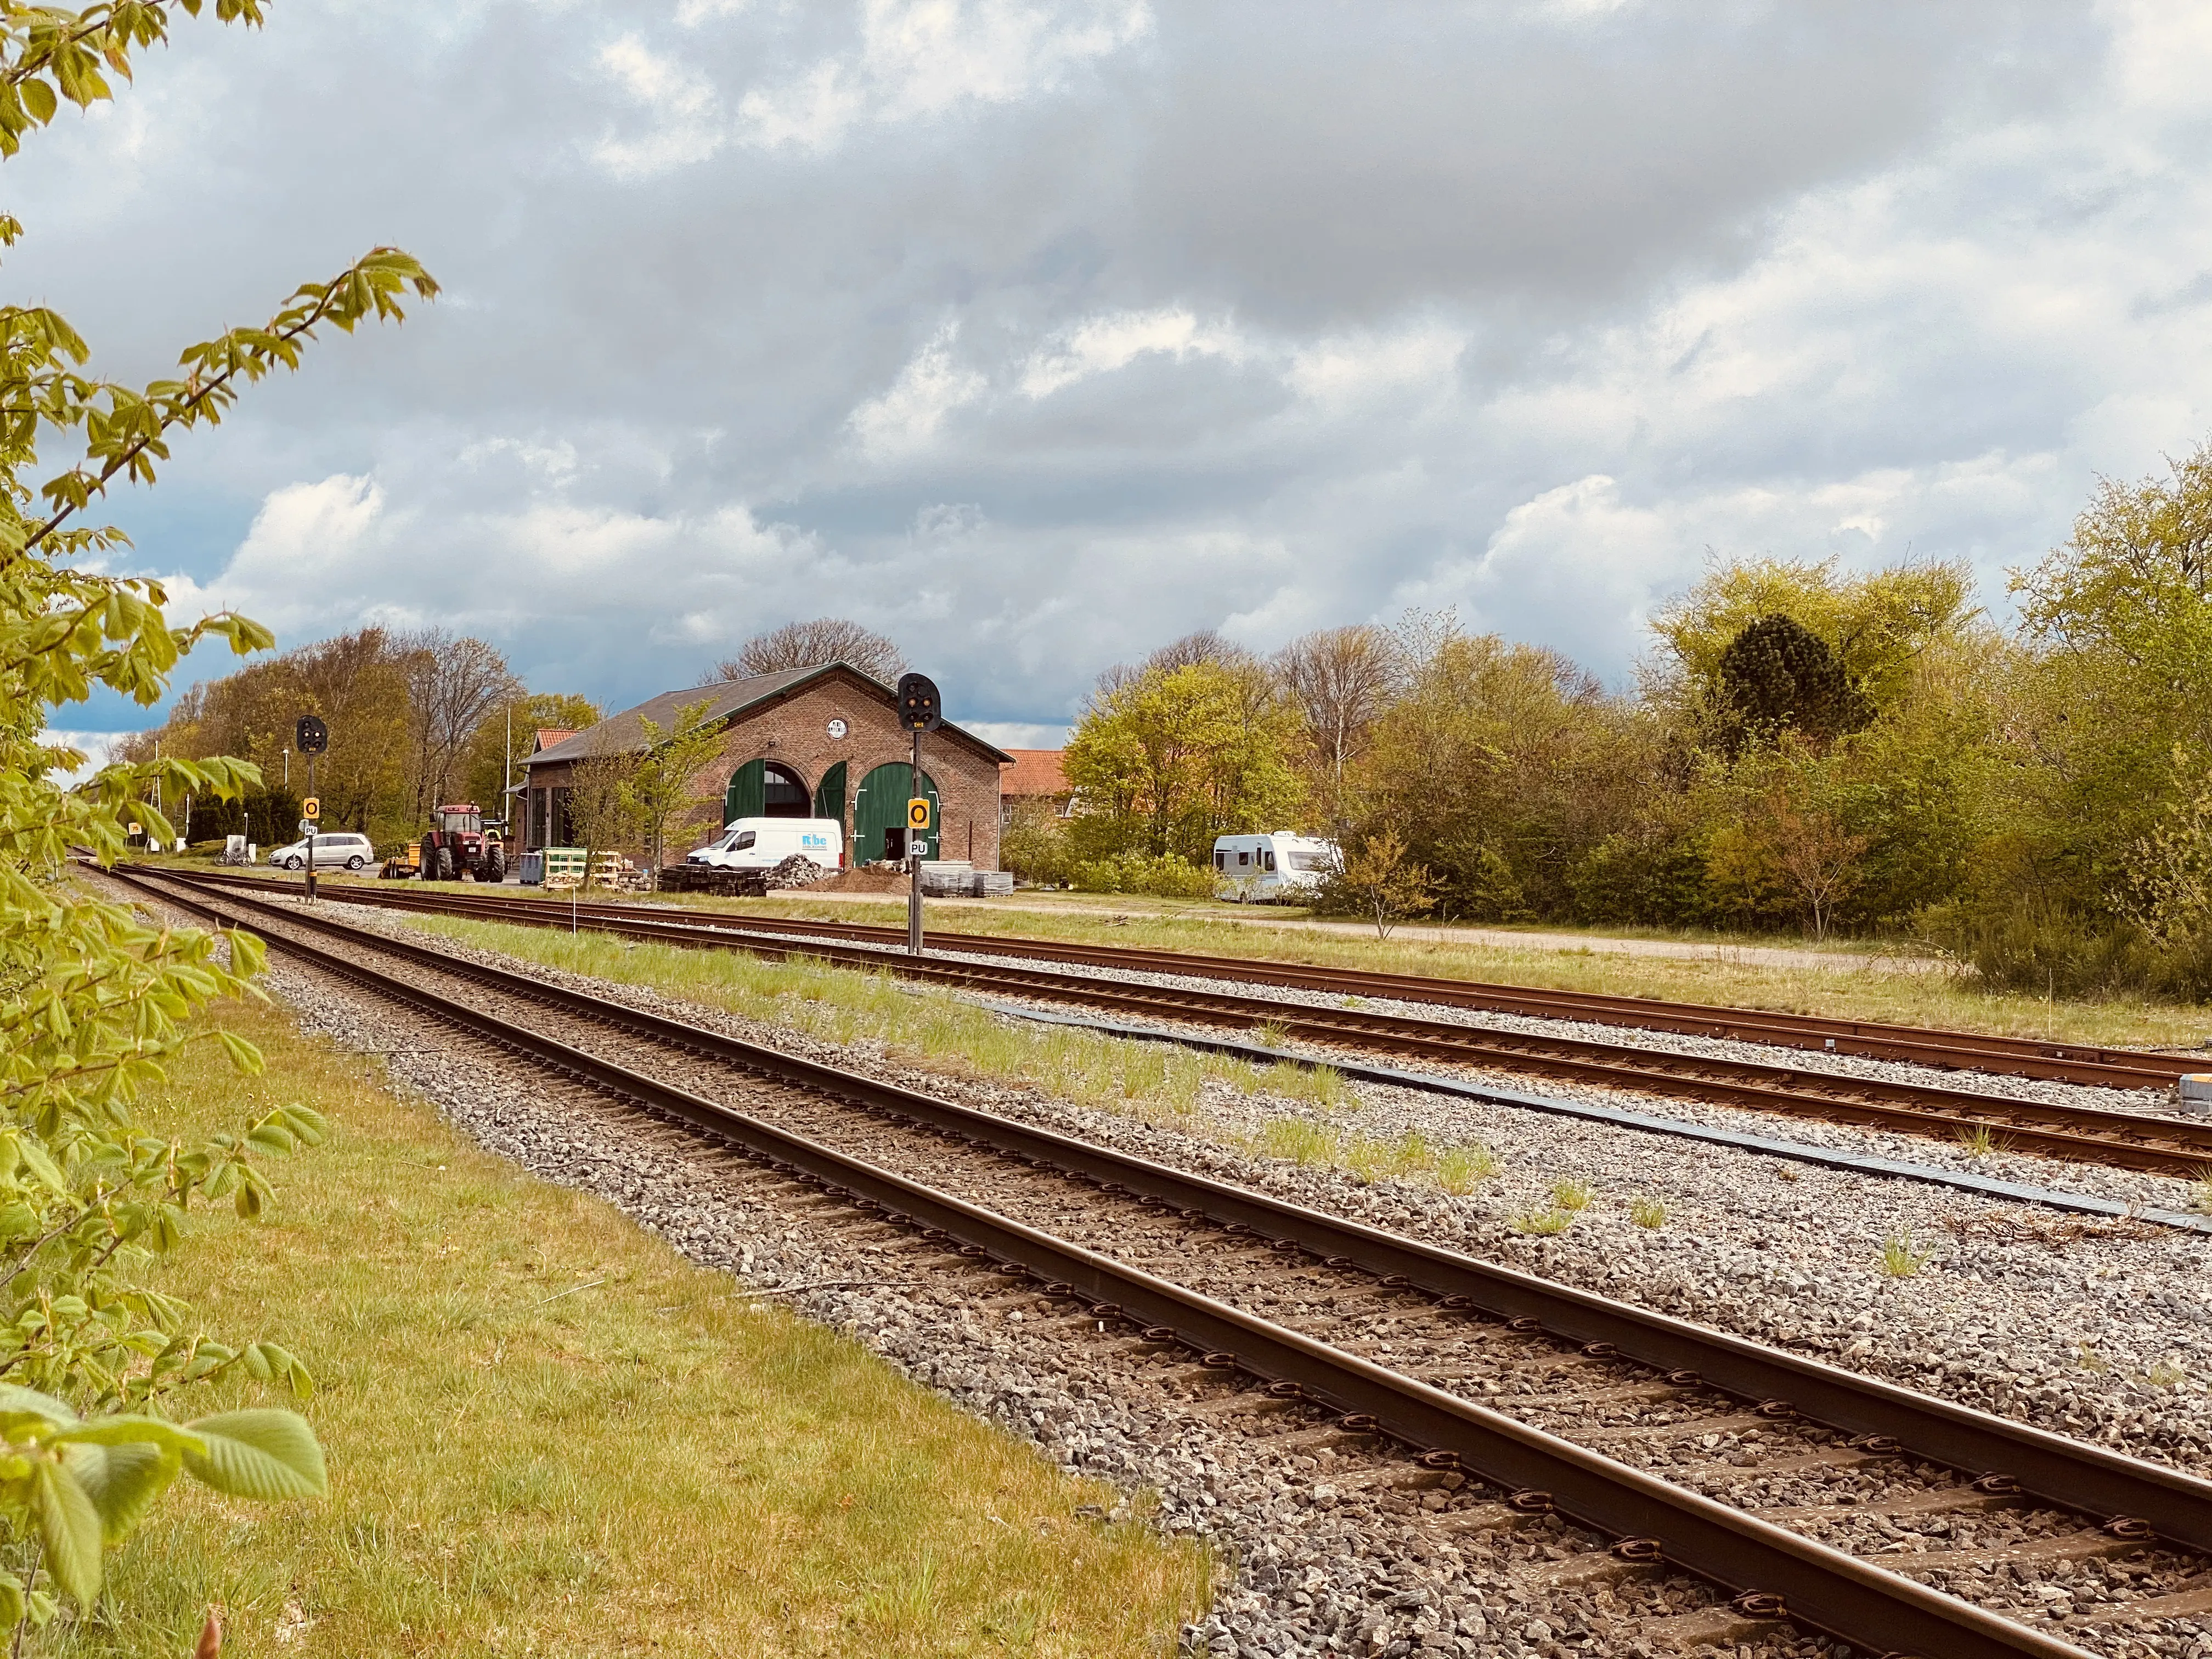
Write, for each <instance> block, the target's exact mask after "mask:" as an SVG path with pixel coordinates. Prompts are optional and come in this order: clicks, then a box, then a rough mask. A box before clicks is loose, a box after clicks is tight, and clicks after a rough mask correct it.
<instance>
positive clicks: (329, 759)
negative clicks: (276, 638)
mask: <svg viewBox="0 0 2212 1659" xmlns="http://www.w3.org/2000/svg"><path fill="white" fill-rule="evenodd" d="M302 714H316V715H319V716H320V717H321V718H322V720H323V722H324V724H325V726H328V727H329V729H330V750H329V752H328V753H326V754H325V755H322V756H319V757H317V759H316V763H315V767H314V787H315V791H316V793H318V794H319V796H320V798H321V799H322V820H321V821H322V823H323V824H324V825H325V827H326V828H329V829H358V830H360V831H361V832H362V833H363V834H365V835H367V836H368V837H369V838H370V839H371V840H372V841H374V842H377V843H378V844H379V845H383V844H384V843H386V842H400V841H405V840H408V839H410V838H411V837H412V836H416V835H418V834H420V833H421V832H422V829H425V828H427V827H428V822H429V815H430V811H431V809H432V808H433V807H435V806H439V805H445V804H446V803H447V802H451V801H459V800H467V801H474V802H476V803H477V805H480V806H482V807H483V809H484V811H485V812H486V814H487V815H488V816H490V817H503V816H505V805H504V797H503V791H504V790H505V788H506V787H507V779H508V775H509V770H510V768H509V758H510V748H509V744H510V742H511V743H512V745H513V747H512V750H511V755H512V759H513V763H514V764H513V769H512V772H513V779H514V781H517V782H519V781H520V779H521V770H520V762H521V761H522V760H523V759H524V758H525V757H527V756H528V754H529V752H530V745H531V740H532V736H533V734H534V733H535V732H537V730H538V728H539V727H542V726H550V727H554V728H556V729H562V730H574V729H577V728H580V727H582V726H588V725H590V724H591V723H592V722H593V721H594V720H598V719H599V707H598V705H597V704H595V703H593V702H591V701H590V700H589V699H587V698H584V697H580V696H572V695H569V694H567V693H561V692H532V691H531V690H528V689H527V688H526V687H525V686H524V685H523V684H522V683H521V681H520V679H518V678H516V677H515V676H514V675H513V673H512V672H511V671H509V670H508V667H507V659H505V658H504V657H503V656H501V654H500V653H499V651H498V650H497V649H495V647H492V646H491V645H489V644H488V643H487V642H486V641H483V640H480V639H474V638H471V637H468V636H465V635H464V636H459V637H456V636H455V635H452V634H449V633H447V632H445V631H443V630H441V629H428V630H424V631H422V632H415V633H400V632H395V631H392V630H390V629H381V628H364V629H360V630H358V631H357V632H355V633H351V634H345V635H339V636H338V637H337V638H334V639H328V640H319V641H316V642H315V643H313V644H312V645H303V646H300V647H297V648H295V649H294V650H291V651H287V652H284V653H282V654H281V655H278V656H275V657H270V658H269V659H265V660H264V661H260V662H256V663H253V664H251V665H247V666H246V667H244V668H240V669H239V670H238V671H235V672H234V673H232V674H229V675H227V676H225V677H224V678H221V679H216V680H207V681H202V682H200V683H199V684H195V685H194V686H192V687H191V690H188V691H185V693H184V694H183V695H182V696H179V697H178V699H177V700H176V702H175V703H174V704H173V706H172V707H171V709H170V713H169V718H168V720H167V722H166V723H165V724H163V725H162V726H161V727H160V728H158V729H157V730H155V731H150V732H138V733H136V734H134V735H133V736H131V738H126V739H125V740H124V741H123V743H122V744H119V745H118V748H117V750H116V753H115V758H116V759H117V760H118V761H119V762H122V763H126V764H137V763H149V762H151V761H152V760H153V759H154V758H155V755H156V753H157V752H158V754H159V755H160V756H161V757H162V758H165V759H167V758H174V759H178V760H205V759H211V758H213V757H217V756H227V757H231V758H233V759H236V760H241V761H246V762H249V763H252V765H254V766H255V767H257V768H258V769H259V771H260V775H261V781H260V783H259V784H258V786H257V787H254V788H252V789H250V790H248V791H246V793H244V794H243V795H242V796H240V797H239V798H237V799H230V800H222V799H216V798H214V797H209V798H206V799H197V800H195V801H194V802H193V804H192V811H191V831H190V833H191V837H192V839H194V840H196V841H197V840H204V839H206V838H208V837H210V836H219V835H222V834H226V833H243V834H247V835H250V836H253V838H254V839H256V840H258V841H260V842H263V843H264V844H267V843H269V842H282V841H288V840H289V839H291V837H292V836H293V834H294V833H295V830H294V825H295V823H297V822H298V817H299V803H300V799H301V797H302V796H304V795H306V794H307V784H308V776H307V773H308V769H307V760H306V757H302V756H300V755H296V754H293V753H292V752H290V751H291V749H292V743H293V735H294V726H295V722H296V721H297V720H298V719H299V717H300V716H301V715H302ZM165 807H166V811H167V815H168V816H169V817H171V818H173V819H174V820H175V821H176V822H177V823H178V824H179V828H181V827H182V825H183V823H184V818H185V814H184V811H183V810H182V805H181V803H179V802H174V801H172V802H168V803H165Z"/></svg>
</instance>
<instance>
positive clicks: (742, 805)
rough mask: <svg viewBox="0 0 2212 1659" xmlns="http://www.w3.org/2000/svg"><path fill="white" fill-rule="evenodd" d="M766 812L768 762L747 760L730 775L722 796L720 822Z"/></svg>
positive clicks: (764, 814) (756, 815)
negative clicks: (725, 791) (726, 791)
mask: <svg viewBox="0 0 2212 1659" xmlns="http://www.w3.org/2000/svg"><path fill="white" fill-rule="evenodd" d="M767 813H768V763H767V762H766V761H757V760H749V761H747V762H746V763H744V765H743V766H740V767H739V768H738V769H737V770H736V771H735V772H734V773H732V775H731V776H730V787H729V791H728V793H726V794H725V795H724V796H723V797H722V822H723V823H732V822H733V821H734V820H736V819H738V818H757V817H765V816H767Z"/></svg>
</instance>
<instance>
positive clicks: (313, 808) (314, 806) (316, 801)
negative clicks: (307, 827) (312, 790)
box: [300, 795, 323, 819]
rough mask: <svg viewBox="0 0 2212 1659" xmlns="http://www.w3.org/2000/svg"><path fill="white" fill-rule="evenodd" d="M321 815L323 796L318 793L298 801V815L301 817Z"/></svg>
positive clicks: (310, 817) (317, 816) (309, 817)
mask: <svg viewBox="0 0 2212 1659" xmlns="http://www.w3.org/2000/svg"><path fill="white" fill-rule="evenodd" d="M322 815H323V798H322V797H321V796H320V795H310V796H308V797H307V799H305V800H303V801H301V803H300V816H301V817H303V818H307V819H314V818H319V817H322Z"/></svg>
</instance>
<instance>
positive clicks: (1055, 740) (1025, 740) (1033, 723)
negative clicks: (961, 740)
mask: <svg viewBox="0 0 2212 1659" xmlns="http://www.w3.org/2000/svg"><path fill="white" fill-rule="evenodd" d="M956 724H957V725H959V726H963V727H964V728H965V729H966V730H968V731H970V732H974V733H975V735H976V736H977V737H979V738H982V739H983V741H984V742H986V743H994V744H998V746H999V747H1000V748H1001V749H1065V748H1066V747H1067V739H1068V736H1069V734H1070V733H1071V732H1073V731H1074V729H1075V728H1074V727H1073V726H1066V725H1059V724H1054V723H1051V722H1048V721H1042V720H960V721H957V722H956Z"/></svg>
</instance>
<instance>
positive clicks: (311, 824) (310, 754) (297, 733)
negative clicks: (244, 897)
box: [292, 714, 331, 904]
mask: <svg viewBox="0 0 2212 1659" xmlns="http://www.w3.org/2000/svg"><path fill="white" fill-rule="evenodd" d="M292 746H293V747H294V748H295V749H297V750H299V751H300V752H301V754H303V755H305V756H306V757H307V799H309V800H312V801H314V802H315V803H316V813H315V817H313V818H308V817H302V818H301V820H300V833H301V835H303V836H306V837H307V902H308V903H310V904H312V903H313V902H315V825H316V823H318V822H319V821H320V819H321V817H322V811H321V800H322V798H321V797H320V796H319V795H318V794H317V793H315V757H316V756H318V755H319V754H322V753H323V752H324V751H325V750H328V749H329V748H330V746H331V729H330V727H328V726H325V725H324V724H323V722H322V720H321V718H320V717H319V716H318V715H314V714H302V715H301V716H300V720H299V724H298V725H296V726H294V727H293V729H292Z"/></svg>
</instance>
